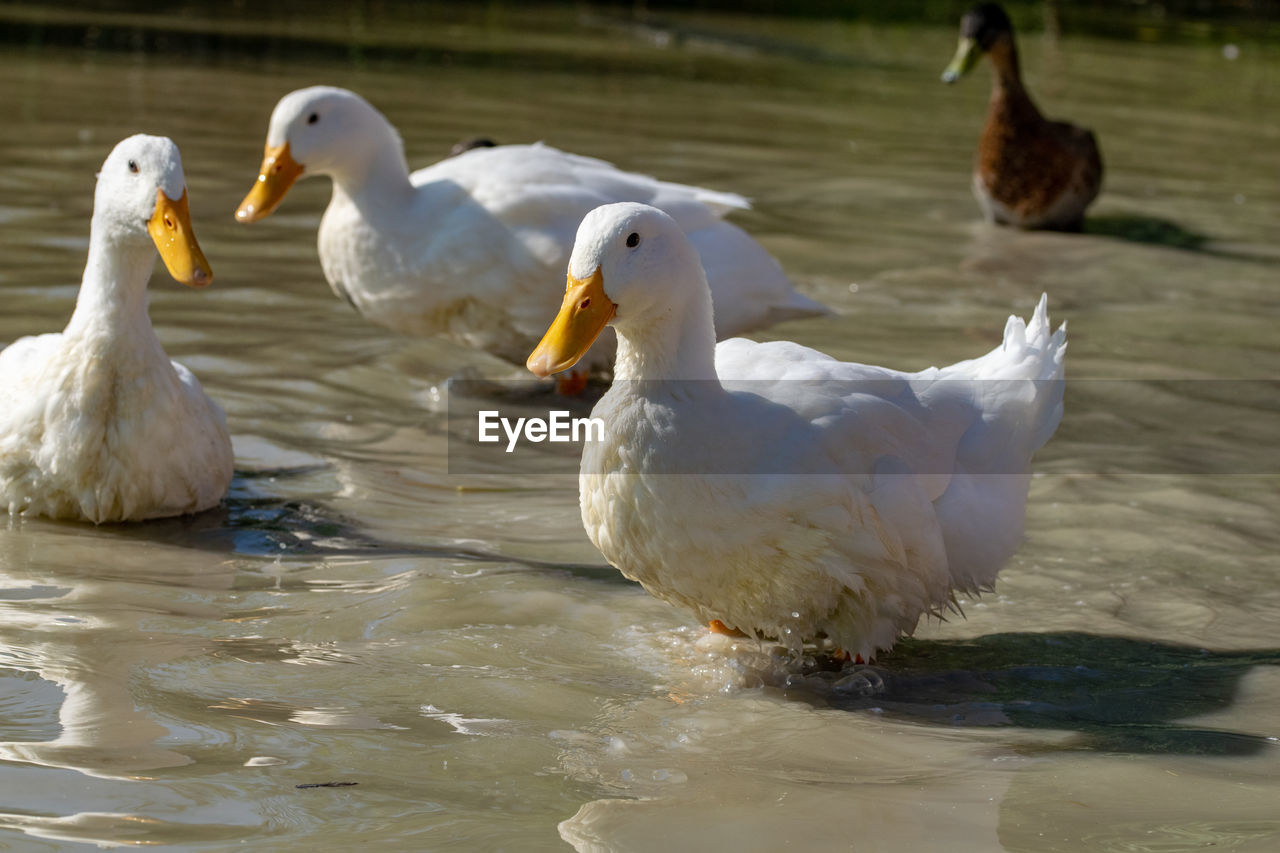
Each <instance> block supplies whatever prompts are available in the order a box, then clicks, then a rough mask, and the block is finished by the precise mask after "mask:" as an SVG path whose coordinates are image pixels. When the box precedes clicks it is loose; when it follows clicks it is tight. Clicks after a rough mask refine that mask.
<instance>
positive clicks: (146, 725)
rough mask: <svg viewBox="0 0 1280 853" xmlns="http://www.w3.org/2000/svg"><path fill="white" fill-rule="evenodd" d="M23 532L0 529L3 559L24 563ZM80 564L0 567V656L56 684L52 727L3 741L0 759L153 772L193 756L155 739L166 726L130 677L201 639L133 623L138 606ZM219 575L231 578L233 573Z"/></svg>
mask: <svg viewBox="0 0 1280 853" xmlns="http://www.w3.org/2000/svg"><path fill="white" fill-rule="evenodd" d="M29 542H30V540H29V539H27V538H26V537H22V536H15V535H14V534H13V533H11V532H4V531H0V567H17V566H21V565H23V563H25V562H26V559H27V557H28V551H29V548H28V545H29ZM92 555H93V551H92V549H91V548H85V549H83V550H82V552H81V554H80V558H81V559H82V560H83V561H84V562H83V563H82V564H81V565H82V566H84V567H86V568H87V567H90V566H92V563H93V556H92ZM68 556H70V555H68ZM77 568H79V567H77ZM81 571H83V569H81ZM77 574H79V572H75V573H74V574H72V575H70V576H52V575H47V574H44V573H39V572H37V573H14V572H11V571H8V570H4V569H0V588H3V597H2V598H0V666H4V667H7V668H9V669H11V670H12V671H15V672H19V673H26V674H28V675H34V676H36V677H38V678H39V679H41V680H42V681H43V682H44V683H46V684H48V685H53V686H56V687H57V688H58V690H59V691H60V693H61V696H60V699H61V702H60V704H59V705H58V708H57V718H56V725H55V726H53V728H54V729H55V730H56V734H55V735H54V736H53V737H50V738H48V739H46V740H34V739H24V740H9V741H4V742H0V760H4V761H11V762H22V763H28V764H37V765H40V766H43V767H50V768H67V769H72V770H76V771H79V772H81V773H84V774H86V775H89V776H96V777H100V778H106V779H141V778H151V776H150V772H151V771H155V770H159V769H162V768H167V767H181V766H183V765H186V764H189V763H191V761H192V759H191V758H190V757H189V756H187V755H185V754H183V753H181V752H179V751H176V750H174V749H169V748H167V747H165V746H162V745H160V744H159V743H158V742H159V741H161V740H163V739H165V738H166V737H168V736H169V734H170V731H169V729H168V728H167V727H166V726H165V725H163V724H162V723H160V722H159V721H158V720H157V719H156V718H155V717H154V716H153V715H152V714H151V713H150V712H148V711H146V710H144V709H143V708H142V707H140V705H139V703H138V701H137V698H136V696H135V687H134V684H135V679H136V676H137V675H138V674H139V672H141V671H143V670H145V669H147V668H150V667H156V666H161V665H163V664H166V663H168V662H171V661H174V660H178V659H180V658H183V657H186V656H189V655H197V654H201V653H203V652H204V651H205V650H206V649H207V648H208V644H207V643H206V642H204V641H202V640H200V639H199V638H197V637H192V636H184V635H179V634H171V633H164V632H154V631H150V632H144V631H141V630H139V613H138V612H137V611H132V612H131V611H130V610H126V609H121V608H119V607H117V606H114V602H115V601H116V599H117V591H116V590H115V589H114V588H113V586H112V584H111V582H109V581H108V582H105V583H104V582H98V581H95V580H93V579H91V578H89V577H85V576H83V575H80V576H76V575H77ZM221 582H222V583H225V584H227V585H229V584H230V582H231V573H230V572H227V573H225V574H224V576H223V577H222V579H221ZM209 583H218V581H217V580H216V579H212V578H209V577H207V576H205V577H202V578H201V584H202V585H206V584H209ZM139 604H142V602H139ZM35 695H37V696H38V695H39V692H35ZM50 722H51V723H52V721H50Z"/></svg>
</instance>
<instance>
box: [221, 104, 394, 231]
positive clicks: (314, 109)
mask: <svg viewBox="0 0 1280 853" xmlns="http://www.w3.org/2000/svg"><path fill="white" fill-rule="evenodd" d="M389 147H390V149H394V150H390V151H389ZM385 156H397V157H398V158H399V159H400V160H401V161H403V159H404V153H403V148H402V146H401V143H400V137H399V135H398V134H397V133H396V131H395V128H393V127H392V126H391V123H390V122H388V121H387V119H386V117H384V116H383V115H382V113H380V112H378V111H377V110H376V109H374V108H373V106H372V105H371V104H370V103H369V102H368V101H366V100H365V99H364V98H362V97H360V96H359V95H357V94H356V93H355V92H350V91H347V90H346V89H339V88H336V87H334V86H311V87H309V88H306V89H298V90H297V91H294V92H290V93H289V94H287V95H285V96H284V97H283V98H281V99H280V101H279V103H277V104H276V108H275V109H274V110H273V111H272V112H271V123H270V124H269V125H268V128H267V143H266V150H265V151H264V153H263V156H262V168H261V169H260V170H259V171H258V179H257V181H255V182H254V185H253V189H251V190H250V191H249V194H248V195H246V196H245V197H244V201H242V202H240V207H239V208H238V209H237V210H236V219H237V220H239V221H240V222H257V221H258V220H259V219H264V218H266V217H267V216H269V215H271V212H272V211H274V210H275V209H276V207H278V206H279V204H280V202H281V201H283V200H284V197H285V195H286V194H287V193H288V192H289V188H290V187H291V186H293V183H294V181H296V180H297V179H298V178H300V177H302V176H303V175H329V176H331V177H334V178H343V177H347V176H349V175H350V176H354V177H358V176H359V174H360V173H362V172H364V171H367V170H368V169H369V168H370V167H371V165H372V164H373V163H374V161H375V160H376V159H377V158H379V157H385Z"/></svg>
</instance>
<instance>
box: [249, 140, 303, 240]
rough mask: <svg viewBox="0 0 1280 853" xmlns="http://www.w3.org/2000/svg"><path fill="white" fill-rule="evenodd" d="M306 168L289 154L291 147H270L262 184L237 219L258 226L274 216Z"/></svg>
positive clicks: (259, 182)
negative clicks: (273, 212)
mask: <svg viewBox="0 0 1280 853" xmlns="http://www.w3.org/2000/svg"><path fill="white" fill-rule="evenodd" d="M303 171H304V168H303V167H302V166H301V165H300V164H299V163H298V162H297V161H296V160H294V159H293V155H292V154H290V153H289V143H288V142H286V143H284V144H283V145H277V146H276V147H275V148H272V147H270V146H268V147H267V149H266V150H265V151H264V152H263V155H262V169H261V170H259V172H258V180H257V181H256V182H255V183H254V185H253V189H251V190H249V194H248V195H247V196H245V197H244V201H242V202H240V207H239V208H237V209H236V219H237V220H238V221H240V222H257V221H258V220H259V219H265V218H266V217H268V216H270V215H271V212H272V211H273V210H275V209H276V208H277V207H279V206H280V202H282V201H284V197H285V195H286V194H288V192H289V187H291V186H293V182H294V181H296V180H298V176H299V175H301V174H302V173H303Z"/></svg>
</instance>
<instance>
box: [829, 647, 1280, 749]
mask: <svg viewBox="0 0 1280 853" xmlns="http://www.w3.org/2000/svg"><path fill="white" fill-rule="evenodd" d="M1257 666H1280V649H1254V650H1247V651H1232V652H1215V651H1209V650H1207V649H1200V648H1195V647H1192V646H1180V645H1174V644H1170V643H1161V642H1154V641H1147V640H1134V639H1128V638H1125V637H1111V636H1103V635H1096V634H1083V633H1073V632H1062V633H1049V634H1032V633H1009V634H990V635H988V636H985V637H978V638H976V639H972V640H912V639H907V640H903V641H902V642H901V643H899V645H898V646H896V647H895V648H894V650H893V652H892V653H891V654H890V655H888V656H886V657H885V658H883V659H882V660H880V661H878V662H877V664H876V665H874V666H867V667H857V668H856V669H854V670H853V673H854V674H855V675H860V676H862V677H863V678H865V679H866V684H865V686H864V689H862V690H861V691H860V695H857V696H854V697H849V698H840V699H837V700H833V704H835V705H836V706H837V707H841V708H845V709H847V710H871V709H876V710H877V711H878V712H880V713H883V714H885V715H886V716H892V717H899V718H906V719H911V720H917V721H921V722H927V723H931V724H938V723H946V724H950V725H953V726H961V727H965V726H979V727H986V726H1016V727H1019V728H1028V729H1057V730H1065V731H1076V732H1078V733H1080V734H1081V735H1082V736H1083V741H1082V742H1076V743H1073V744H1071V745H1069V746H1067V747H1066V748H1068V749H1087V750H1098V751H1104V752H1123V753H1172V754H1180V755H1252V754H1255V753H1257V752H1260V751H1262V750H1263V749H1265V748H1267V747H1269V746H1270V747H1275V746H1276V745H1277V740H1276V738H1274V737H1268V736H1264V735H1257V734H1250V733H1246V732H1235V731H1230V730H1225V729H1213V728H1199V727H1196V726H1189V725H1183V724H1180V723H1177V722H1175V721H1176V720H1179V719H1186V718H1189V717H1194V716H1198V715H1203V714H1208V713H1212V712H1215V711H1222V710H1224V709H1226V708H1228V707H1230V706H1231V704H1232V703H1233V701H1234V700H1235V697H1236V693H1237V691H1238V689H1239V685H1240V681H1241V679H1242V678H1243V677H1244V675H1245V674H1246V673H1248V672H1249V671H1250V670H1251V669H1253V668H1254V667H1257ZM842 677H843V678H848V676H847V675H845V676H842Z"/></svg>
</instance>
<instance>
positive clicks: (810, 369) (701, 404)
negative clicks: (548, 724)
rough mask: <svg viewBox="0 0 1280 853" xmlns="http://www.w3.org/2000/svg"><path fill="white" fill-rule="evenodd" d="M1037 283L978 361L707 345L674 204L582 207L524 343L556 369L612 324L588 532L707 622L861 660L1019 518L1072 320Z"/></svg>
mask: <svg viewBox="0 0 1280 853" xmlns="http://www.w3.org/2000/svg"><path fill="white" fill-rule="evenodd" d="M1045 306H1046V303H1045V299H1044V298H1043V297H1042V298H1041V300H1040V304H1039V305H1038V306H1037V308H1036V311H1035V315H1034V316H1033V318H1032V320H1031V323H1030V324H1029V325H1027V324H1024V323H1023V321H1022V320H1020V319H1018V318H1016V317H1010V318H1009V321H1008V323H1007V325H1006V326H1005V331H1004V341H1003V343H1001V344H1000V346H998V347H996V348H995V349H994V350H992V351H991V352H989V353H987V354H986V355H984V356H982V357H981V358H977V359H973V360H971V361H965V362H961V363H959V364H954V365H951V366H950V367H944V368H930V369H928V370H924V371H921V372H919V373H900V372H897V371H894V370H889V369H887V368H882V367H869V366H866V365H861V364H852V363H845V362H840V361H836V360H835V359H833V358H831V357H829V356H827V355H824V354H822V353H820V352H816V351H814V350H811V349H808V348H806V347H802V346H800V345H798V344H794V343H790V342H785V341H778V342H773V343H764V344H758V343H753V342H751V341H747V340H742V339H735V340H730V341H725V342H724V343H721V344H720V345H719V346H716V344H715V338H714V334H713V332H712V322H711V314H712V306H711V300H710V298H709V294H708V291H707V288H706V285H705V283H704V281H703V277H702V272H701V270H700V269H699V266H698V254H697V252H696V251H695V250H694V248H693V246H691V245H690V243H689V241H688V240H687V239H686V238H685V236H684V235H683V234H682V233H681V229H680V228H679V226H678V225H677V224H676V223H675V222H674V221H673V220H672V219H671V218H670V217H668V216H667V215H666V214H664V213H662V212H661V211H658V210H655V209H653V208H652V207H647V206H645V205H640V204H613V205H607V206H604V207H601V208H599V209H597V210H595V211H593V212H592V213H591V214H590V215H588V216H587V217H586V219H584V220H583V222H582V226H581V227H580V228H579V230H578V235H577V242H576V244H575V246H574V250H573V255H572V258H571V260H570V262H569V281H568V290H567V292H566V294H565V296H564V304H563V307H562V308H561V310H560V313H559V315H558V316H557V317H556V319H555V321H554V322H553V324H552V325H551V327H550V329H549V330H548V331H547V334H546V336H545V338H544V339H543V340H542V342H541V343H540V344H539V345H538V347H537V349H536V350H535V351H534V352H533V354H532V355H530V357H529V360H528V366H529V368H530V370H532V371H533V372H534V373H535V374H537V375H539V376H545V375H548V374H551V373H554V372H556V371H560V370H564V369H566V368H567V367H569V366H570V365H572V364H573V363H574V361H575V359H577V358H578V356H579V355H580V354H581V353H582V352H585V351H586V349H587V347H588V346H589V345H590V343H591V341H592V339H593V338H594V337H595V336H596V335H597V334H599V332H600V331H601V330H602V329H603V328H604V327H605V326H606V324H608V325H612V326H613V327H614V329H616V331H617V334H618V354H617V364H616V366H615V368H614V383H613V386H612V387H611V388H610V390H609V391H608V392H607V393H606V394H605V395H604V397H603V398H601V400H600V401H599V403H597V405H596V407H595V410H594V412H593V417H598V418H602V419H603V420H604V439H603V441H596V442H589V443H587V444H586V446H585V447H584V450H583V454H582V467H581V475H580V478H579V487H580V499H581V509H582V521H583V524H584V525H585V527H586V530H587V535H588V536H589V537H590V538H591V541H592V542H594V543H595V545H596V547H597V548H599V549H600V550H601V551H602V552H603V553H604V555H605V557H606V558H607V559H608V560H609V562H610V563H612V564H613V565H614V566H615V567H617V568H618V569H619V570H620V571H621V572H622V573H623V574H624V575H626V576H627V577H629V578H632V579H633V580H636V581H639V582H640V583H641V584H642V585H643V586H644V588H645V589H647V590H648V591H649V592H650V593H652V594H653V595H655V596H657V597H659V598H661V599H664V600H666V601H669V602H672V603H675V604H680V605H683V606H685V607H688V608H691V609H692V610H693V611H694V612H695V613H696V614H697V616H698V618H699V619H701V620H703V621H704V622H711V623H712V627H713V629H714V628H717V627H719V628H722V629H728V630H738V631H743V632H747V633H750V634H752V635H756V636H760V637H770V638H775V639H777V640H779V641H781V642H783V643H784V644H786V645H787V646H789V647H790V648H792V649H798V648H800V646H801V644H802V643H803V642H805V641H808V640H813V639H815V638H819V637H825V638H827V640H828V641H829V642H832V643H834V644H835V645H836V646H837V647H838V648H839V649H841V650H843V651H844V653H845V654H846V655H847V654H852V653H856V654H858V655H859V656H861V657H862V658H864V659H868V660H869V659H870V658H871V657H872V655H874V654H875V653H876V652H877V651H881V650H886V649H888V648H889V647H891V646H892V645H893V643H894V641H895V639H896V638H897V637H898V636H899V635H900V634H903V633H909V632H910V631H912V630H913V629H914V627H915V625H916V623H917V622H918V620H919V619H920V617H921V616H922V615H924V614H938V613H940V612H942V611H943V610H945V609H946V608H948V607H952V606H954V602H955V599H954V595H955V593H956V592H957V591H961V592H978V591H981V590H984V589H988V588H989V587H990V586H991V585H992V584H993V582H994V581H995V577H996V572H997V571H998V570H999V569H1000V567H1001V565H1002V564H1003V563H1004V562H1005V561H1006V560H1007V559H1008V558H1009V557H1010V556H1011V555H1012V554H1013V552H1014V550H1015V549H1016V548H1017V547H1018V544H1019V541H1020V539H1021V536H1022V529H1023V518H1024V511H1025V504H1026V497H1027V488H1028V480H1029V464H1030V460H1031V455H1032V453H1034V452H1035V451H1036V449H1038V448H1039V447H1040V446H1041V445H1043V444H1044V442H1045V441H1046V440H1048V438H1049V436H1050V435H1052V434H1053V431H1054V429H1055V428H1056V427H1057V424H1058V421H1059V419H1060V418H1061V415H1062V390H1063V381H1062V375H1063V373H1062V371H1063V354H1064V351H1065V349H1066V329H1065V327H1063V328H1060V329H1058V331H1057V332H1051V330H1050V328H1049V319H1048V315H1047V311H1046V307H1045Z"/></svg>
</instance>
